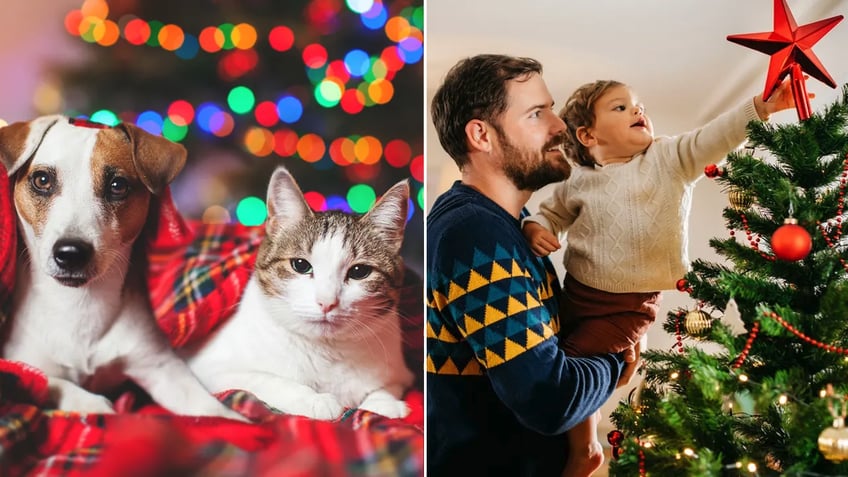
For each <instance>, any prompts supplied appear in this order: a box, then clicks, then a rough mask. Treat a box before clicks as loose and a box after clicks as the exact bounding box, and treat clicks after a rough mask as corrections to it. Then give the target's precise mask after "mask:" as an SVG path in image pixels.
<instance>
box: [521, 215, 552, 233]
mask: <svg viewBox="0 0 848 477" xmlns="http://www.w3.org/2000/svg"><path fill="white" fill-rule="evenodd" d="M527 222H536V223H537V224H539V225H541V226H542V227H544V228H545V229H546V230H547V231H548V232H551V233H553V229H552V228H551V222H550V221H549V220H548V218H547V217H545V216H544V215H542V214H533V215H529V216H527V217H524V218H523V219H521V228H524V224H526V223H527Z"/></svg>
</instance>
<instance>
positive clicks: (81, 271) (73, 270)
mask: <svg viewBox="0 0 848 477" xmlns="http://www.w3.org/2000/svg"><path fill="white" fill-rule="evenodd" d="M92 257H94V247H93V246H92V245H91V244H90V243H88V242H84V241H82V240H78V239H62V240H58V241H56V243H55V244H53V261H54V262H55V263H56V265H57V266H58V267H59V273H58V274H56V275H55V276H54V277H53V278H55V279H56V280H57V281H58V282H59V283H61V284H62V285H66V286H71V287H78V286H81V285H84V284H85V282H87V281H88V279H89V277H88V274H87V273H86V269H87V267H88V264H89V263H91V259H92Z"/></svg>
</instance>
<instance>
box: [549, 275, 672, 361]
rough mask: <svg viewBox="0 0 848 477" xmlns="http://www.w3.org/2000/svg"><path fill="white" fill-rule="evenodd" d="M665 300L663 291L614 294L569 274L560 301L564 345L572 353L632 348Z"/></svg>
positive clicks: (615, 351) (566, 351) (608, 351)
mask: <svg viewBox="0 0 848 477" xmlns="http://www.w3.org/2000/svg"><path fill="white" fill-rule="evenodd" d="M661 300H662V294H661V293H660V292H647V293H610V292H606V291H603V290H598V289H595V288H592V287H589V286H586V285H584V284H582V283H580V282H578V281H577V280H575V279H574V278H572V277H571V275H568V274H566V275H565V280H564V281H563V296H562V299H561V300H560V304H559V316H560V330H561V331H560V337H561V340H560V343H561V346H562V348H563V350H564V351H565V353H566V354H567V355H569V356H586V355H593V354H601V353H618V352H620V351H623V350H625V349H627V348H630V347H632V346H633V345H635V344H636V342H638V341H639V339H640V338H641V337H642V335H644V334H645V333H646V332H647V331H648V328H649V327H650V326H651V323H653V322H654V321H655V320H656V318H657V312H658V311H659V307H660V301H661Z"/></svg>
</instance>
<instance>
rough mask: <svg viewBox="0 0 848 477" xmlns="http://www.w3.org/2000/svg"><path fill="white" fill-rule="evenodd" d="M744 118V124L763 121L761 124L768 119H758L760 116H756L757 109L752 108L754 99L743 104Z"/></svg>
mask: <svg viewBox="0 0 848 477" xmlns="http://www.w3.org/2000/svg"><path fill="white" fill-rule="evenodd" d="M745 118H746V120H747V122H746V123H748V122H751V121H763V122H766V121H768V118H766V119H760V115H759V114H757V107H756V106H754V99H753V98H751V100H750V101H748V102H746V103H745Z"/></svg>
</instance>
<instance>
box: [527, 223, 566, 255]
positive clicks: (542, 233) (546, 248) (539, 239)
mask: <svg viewBox="0 0 848 477" xmlns="http://www.w3.org/2000/svg"><path fill="white" fill-rule="evenodd" d="M521 232H522V233H523V234H524V238H526V239H527V242H528V243H529V244H530V249H532V250H533V253H535V254H536V255H538V256H539V257H546V256H548V255H549V254H551V253H553V252H556V251H557V250H559V248H560V244H559V240H557V238H556V236H555V235H554V234H552V233H551V232H550V231H548V229H546V228H545V227H543V226H542V225H541V224H538V223H536V222H531V221H529V220H525V221H524V224H523V225H522V226H521Z"/></svg>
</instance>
